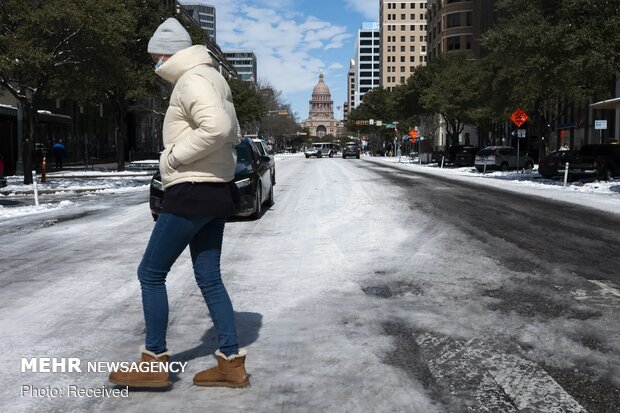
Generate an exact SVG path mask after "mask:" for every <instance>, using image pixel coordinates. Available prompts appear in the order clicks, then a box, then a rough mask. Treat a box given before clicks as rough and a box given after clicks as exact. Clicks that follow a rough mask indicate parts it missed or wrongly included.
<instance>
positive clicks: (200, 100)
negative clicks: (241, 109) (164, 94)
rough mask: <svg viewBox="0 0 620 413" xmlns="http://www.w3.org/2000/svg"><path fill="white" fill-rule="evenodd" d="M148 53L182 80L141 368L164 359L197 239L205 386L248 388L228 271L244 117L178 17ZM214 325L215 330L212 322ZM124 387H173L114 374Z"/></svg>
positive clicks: (146, 295) (145, 283)
mask: <svg viewBox="0 0 620 413" xmlns="http://www.w3.org/2000/svg"><path fill="white" fill-rule="evenodd" d="M148 52H149V53H150V54H151V57H152V59H153V62H156V64H155V73H156V74H158V75H159V76H161V77H162V78H163V79H165V80H167V81H168V82H170V83H172V84H173V85H174V88H173V90H172V95H171V96H170V106H169V107H168V110H167V112H166V116H165V118H164V125H163V141H164V147H165V149H164V151H163V152H162V154H161V157H160V160H159V169H160V172H161V180H162V183H163V186H164V200H163V204H162V212H161V214H160V215H159V217H158V219H157V222H156V223H155V227H154V228H153V232H152V234H151V238H150V240H149V243H148V245H147V247H146V251H145V253H144V256H143V257H142V262H141V263H140V265H139V267H138V279H139V280H140V287H141V289H142V305H143V310H144V320H145V325H146V339H145V345H144V346H143V347H142V348H141V353H142V355H141V362H140V366H144V367H145V369H149V366H155V368H157V366H158V365H162V364H163V365H165V364H167V363H168V360H169V357H170V351H169V349H168V347H167V346H166V331H167V328H168V296H167V293H166V276H167V275H168V272H169V271H170V268H171V267H172V265H173V264H174V262H175V261H176V260H177V258H178V257H179V256H180V255H181V253H182V252H183V251H184V250H185V248H186V247H187V246H188V245H189V250H190V253H191V259H192V264H193V269H194V275H195V278H196V281H197V283H198V286H199V287H200V290H201V291H202V295H203V298H204V300H205V302H206V303H207V307H208V309H209V313H210V315H211V319H212V321H213V325H214V327H215V330H216V331H217V336H218V344H219V349H218V350H217V351H216V352H215V355H216V358H217V366H216V367H212V368H210V369H208V370H204V371H201V372H199V373H198V374H196V375H195V376H194V384H195V385H198V386H223V387H247V386H249V384H250V382H249V380H248V376H247V374H246V371H245V356H246V351H245V350H243V349H239V343H238V341H237V329H236V326H235V314H234V311H233V306H232V303H231V300H230V298H229V296H228V293H227V291H226V288H225V287H224V283H223V282H222V278H221V273H220V255H221V251H222V239H223V236H224V224H225V222H226V218H225V217H227V216H229V215H232V214H233V211H234V209H235V205H236V204H237V203H238V195H239V193H238V190H237V186H236V185H235V181H234V178H235V166H236V158H237V155H236V150H235V146H236V145H237V144H238V143H239V142H240V140H239V122H238V120H237V115H236V112H235V106H234V104H233V98H232V93H231V91H230V87H229V86H228V83H227V82H226V79H224V77H223V76H222V75H221V74H220V73H219V72H218V70H217V69H215V67H214V64H213V60H212V58H211V56H210V55H209V50H208V49H207V48H206V47H205V46H202V45H196V46H192V41H191V38H190V36H189V34H188V33H187V31H186V30H185V29H184V28H183V26H182V25H181V24H180V23H179V22H178V21H177V20H176V19H174V18H169V19H167V20H166V21H165V22H163V23H162V24H161V25H160V26H159V27H158V28H157V30H156V31H155V34H153V37H151V39H150V41H149V44H148ZM205 327H206V326H205ZM110 381H111V382H112V383H114V384H117V385H121V386H132V387H167V386H169V385H170V384H171V381H170V377H169V375H168V373H167V371H163V372H162V371H161V370H159V371H158V372H153V371H151V372H142V371H127V372H123V371H115V372H113V373H111V374H110Z"/></svg>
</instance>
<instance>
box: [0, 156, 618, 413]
mask: <svg viewBox="0 0 620 413" xmlns="http://www.w3.org/2000/svg"><path fill="white" fill-rule="evenodd" d="M277 176H278V185H276V187H275V198H276V204H275V205H274V206H273V207H271V208H269V209H267V210H266V211H265V213H264V215H263V217H262V218H261V219H259V220H255V221H252V220H232V221H231V222H229V223H227V226H226V232H225V240H224V250H223V256H222V269H223V278H224V280H225V283H226V285H227V288H228V289H229V293H230V295H231V297H232V300H233V303H234V305H235V309H236V311H237V321H238V328H239V336H240V340H241V345H242V346H244V347H246V348H247V350H248V358H247V369H248V372H249V373H250V375H251V378H250V380H251V383H252V386H251V388H249V389H245V390H234V389H210V388H197V387H195V386H193V385H192V376H193V375H194V374H195V373H196V372H198V371H199V370H202V369H204V368H206V367H208V366H210V365H212V363H213V362H214V358H213V352H214V351H215V350H216V341H215V333H214V331H213V328H212V323H211V321H210V318H209V316H208V313H207V309H206V306H205V305H204V302H203V301H202V297H201V295H200V292H199V290H198V288H197V287H196V285H195V281H194V278H193V274H192V269H191V263H190V260H189V255H188V254H187V253H185V254H184V255H183V256H182V257H181V259H180V260H179V261H178V262H177V264H176V265H175V266H174V267H173V269H172V272H171V273H170V275H169V277H168V292H169V297H170V308H171V313H170V328H169V334H168V345H169V348H170V349H171V350H172V352H173V353H174V356H173V360H174V361H184V362H185V361H187V362H188V367H187V370H186V371H185V372H184V373H181V374H178V375H175V376H174V377H173V380H174V385H173V387H172V388H171V389H170V390H168V391H132V390H130V392H129V397H128V398H113V397H83V398H75V397H67V394H66V391H65V395H64V397H55V398H50V397H33V396H32V395H31V394H28V393H27V394H23V386H32V388H36V389H41V388H48V387H52V388H60V389H61V390H62V389H65V388H66V386H68V385H72V384H75V385H78V386H79V387H81V388H101V387H102V386H108V385H107V374H105V373H92V372H90V373H89V372H83V373H32V372H25V373H22V372H21V370H20V359H21V358H22V357H43V356H47V357H79V358H80V359H81V361H82V363H84V364H85V363H87V362H89V361H130V360H135V359H136V358H137V357H138V347H139V346H140V345H141V344H142V343H143V339H144V323H143V319H142V305H141V301H140V293H139V285H138V281H137V279H136V275H135V271H136V267H137V265H138V263H139V261H140V258H141V254H142V252H143V250H144V247H145V246H146V242H147V239H148V237H149V234H150V231H151V228H152V226H153V222H152V220H151V216H150V212H149V210H148V204H147V203H145V202H146V200H147V193H146V191H144V192H143V193H142V194H140V193H128V194H117V195H114V196H113V197H102V198H101V201H100V202H98V203H97V205H93V203H92V202H91V203H88V204H86V205H81V204H79V203H76V204H75V206H70V207H68V208H63V209H62V219H58V220H54V219H53V217H50V215H53V211H50V212H49V213H48V214H47V216H46V217H45V220H44V221H43V222H41V218H40V217H39V218H36V219H35V218H33V219H32V220H31V221H29V222H25V221H24V220H26V221H27V218H24V217H22V218H20V221H19V225H16V224H13V225H12V226H10V229H9V230H6V231H4V232H0V245H2V248H1V249H0V266H1V268H2V272H1V274H0V331H1V334H2V340H1V341H0V351H1V352H2V354H3V357H2V364H1V365H0V366H1V369H0V389H1V390H0V392H1V393H0V406H3V407H2V410H3V411H10V412H14V411H15V412H32V411H100V412H104V411H105V412H107V411H129V412H132V411H136V412H138V411H191V412H194V411H196V412H198V411H208V412H232V411H249V412H250V411H251V412H420V413H426V412H468V411H469V412H517V411H530V412H583V411H589V412H608V411H620V392H619V390H618V389H619V386H620V333H619V332H620V316H619V309H620V288H619V284H620V279H619V277H620V274H619V273H620V255H619V254H618V253H617V250H618V247H620V235H619V234H620V231H619V230H620V220H619V218H618V215H613V214H606V213H603V212H596V211H593V210H589V209H582V208H580V207H578V206H575V205H570V206H567V205H564V204H561V203H553V202H551V201H548V200H542V199H536V198H533V197H528V196H525V195H520V194H514V193H508V192H503V191H500V190H497V189H494V188H488V187H478V186H476V185H475V184H468V183H462V182H453V181H450V180H449V179H446V178H441V177H432V176H427V175H419V174H416V173H415V171H403V170H399V169H394V168H392V167H390V166H389V165H385V164H376V163H374V162H371V161H369V160H364V159H362V160H355V159H347V160H343V159H340V158H334V159H328V158H326V159H307V160H306V159H304V158H303V157H294V156H292V157H283V158H279V159H278V163H277ZM140 197H143V198H142V200H143V202H138V201H139V198H140Z"/></svg>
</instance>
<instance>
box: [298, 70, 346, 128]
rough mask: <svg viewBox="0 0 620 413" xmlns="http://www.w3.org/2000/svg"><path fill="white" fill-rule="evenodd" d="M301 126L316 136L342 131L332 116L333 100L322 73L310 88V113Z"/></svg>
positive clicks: (339, 124) (340, 125)
mask: <svg viewBox="0 0 620 413" xmlns="http://www.w3.org/2000/svg"><path fill="white" fill-rule="evenodd" d="M301 127H302V128H308V130H309V131H310V135H312V136H318V137H323V136H325V135H328V134H331V135H333V136H338V135H340V134H341V133H342V129H343V127H342V124H341V122H340V121H338V120H337V119H336V118H334V101H333V100H332V94H331V92H330V91H329V87H327V84H326V83H325V81H324V80H323V73H321V74H320V75H319V83H317V84H316V86H315V87H314V89H313V90H312V99H311V100H310V113H309V116H308V119H306V120H304V121H303V122H302V123H301Z"/></svg>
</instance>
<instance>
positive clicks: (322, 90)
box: [312, 73, 331, 96]
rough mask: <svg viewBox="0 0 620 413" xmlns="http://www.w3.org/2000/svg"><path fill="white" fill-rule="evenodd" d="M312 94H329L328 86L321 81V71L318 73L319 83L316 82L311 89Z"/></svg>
mask: <svg viewBox="0 0 620 413" xmlns="http://www.w3.org/2000/svg"><path fill="white" fill-rule="evenodd" d="M312 95H313V96H316V95H330V96H331V92H330V91H329V87H327V85H326V84H325V82H324V81H323V73H321V74H320V75H319V83H317V84H316V86H315V87H314V89H313V90H312Z"/></svg>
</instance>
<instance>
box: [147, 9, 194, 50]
mask: <svg viewBox="0 0 620 413" xmlns="http://www.w3.org/2000/svg"><path fill="white" fill-rule="evenodd" d="M191 45H192V38H191V37H190V36H189V33H187V30H185V28H184V27H183V26H182V25H181V23H179V21H178V20H177V19H175V18H174V17H170V18H168V19H166V21H165V22H163V23H162V24H160V25H159V27H158V28H157V30H155V33H153V37H151V40H149V46H148V49H147V50H148V52H149V53H152V54H163V55H173V54H175V53H176V52H178V51H179V50H181V49H185V48H186V47H190V46H191Z"/></svg>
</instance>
